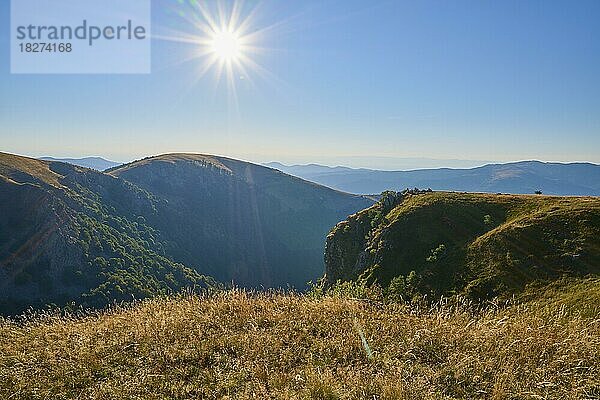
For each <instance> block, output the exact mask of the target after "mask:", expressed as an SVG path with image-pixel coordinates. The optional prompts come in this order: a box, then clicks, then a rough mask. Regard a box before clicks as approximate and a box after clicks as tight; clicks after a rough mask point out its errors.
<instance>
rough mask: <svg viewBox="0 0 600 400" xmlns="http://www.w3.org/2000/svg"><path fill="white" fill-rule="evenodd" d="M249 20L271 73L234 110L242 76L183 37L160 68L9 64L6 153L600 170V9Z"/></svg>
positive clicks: (249, 78) (306, 6)
mask: <svg viewBox="0 0 600 400" xmlns="http://www.w3.org/2000/svg"><path fill="white" fill-rule="evenodd" d="M177 4H179V3H178V2H175V1H171V0H153V1H152V5H153V35H156V36H157V37H158V36H160V35H161V34H162V33H163V32H167V31H171V30H173V28H174V27H181V26H183V25H184V24H182V20H181V18H180V17H179V13H178V12H179V11H181V12H182V13H184V14H185V13H193V12H194V10H190V9H183V8H182V9H177V7H187V6H183V5H177ZM231 4H232V3H231V2H227V5H231ZM255 6H256V3H255V2H246V6H245V8H244V9H243V10H242V14H244V15H247V14H250V13H251V12H252V10H253V9H254V7H255ZM254 15H255V16H254V17H253V18H252V21H251V22H252V27H251V30H252V31H253V32H261V34H260V35H255V36H260V38H259V39H260V40H258V38H257V39H256V41H257V44H256V45H257V46H259V47H260V48H261V49H262V50H261V51H259V52H256V54H252V59H253V60H254V61H255V62H256V63H258V64H259V65H260V66H261V68H263V69H262V70H261V69H258V68H257V69H255V70H254V71H253V69H252V68H249V69H248V71H247V74H245V73H241V72H239V71H238V72H237V73H236V74H234V76H233V78H234V79H233V84H234V85H235V88H236V92H235V102H232V96H231V90H230V89H231V88H230V86H231V83H227V82H223V80H217V79H216V78H215V74H214V73H212V72H211V73H207V74H205V75H202V76H200V75H201V74H199V70H200V69H201V68H202V61H201V60H191V61H189V62H183V63H182V62H181V61H182V60H184V59H186V55H188V54H189V52H190V51H193V50H194V48H193V45H190V44H189V43H179V42H177V41H172V40H159V39H156V40H154V41H153V72H152V74H149V75H11V74H10V71H9V65H8V63H7V62H4V63H1V65H0V127H1V129H0V140H1V143H2V148H1V149H0V150H1V151H6V152H11V153H16V154H23V155H30V156H35V157H39V156H55V157H84V156H92V155H93V156H102V157H105V158H107V159H111V160H115V161H119V162H123V161H129V160H133V159H138V158H141V157H145V156H148V155H153V154H161V153H170V152H198V153H204V154H219V155H226V156H230V157H235V158H241V159H246V160H250V161H255V162H268V161H279V162H283V163H288V164H295V163H300V164H305V163H321V164H326V165H348V166H351V167H366V166H368V167H371V168H381V169H394V168H396V167H395V166H394V163H396V162H397V160H398V159H403V158H419V159H423V158H424V159H434V160H485V161H486V162H487V161H497V162H507V161H517V160H532V159H534V160H542V161H559V162H573V161H587V162H594V163H600V152H599V151H598V149H600V113H599V112H598V110H600V75H599V74H598V72H597V71H600V47H599V44H598V43H599V42H598V37H599V36H600V35H599V34H600V27H599V25H598V24H597V21H598V20H599V19H600V3H598V2H597V1H592V0H587V1H579V2H576V3H573V2H568V1H562V0H561V1H552V2H543V1H529V2H520V1H516V0H515V1H506V2H501V3H499V2H485V3H481V2H477V3H474V2H470V1H458V2H453V3H451V4H450V3H443V2H435V1H421V2H404V1H402V2H380V3H376V4H367V5H365V3H364V2H362V1H358V0H351V1H341V0H339V1H328V2H322V1H316V0H315V1H306V2H301V3H300V2H285V3H284V2H276V1H274V0H267V1H264V2H262V3H261V6H260V7H258V8H256V12H255V14H254ZM0 19H1V20H2V21H5V22H9V7H8V2H3V3H2V4H0ZM196 28H197V27H194V26H188V27H185V26H184V27H183V28H181V29H184V30H185V31H186V34H197V35H199V36H202V35H203V33H202V32H201V31H200V30H198V29H196ZM208 39H210V38H208ZM213 39H214V38H213ZM216 39H218V41H219V43H222V42H223V38H222V37H220V36H219V37H217V38H216ZM227 40H228V38H225V42H227ZM213 41H214V40H213ZM208 43H209V44H210V43H211V42H210V41H209V42H208ZM226 44H227V43H226ZM8 46H9V33H8V30H3V31H2V32H1V33H0V51H2V52H4V54H8ZM190 46H192V48H191V49H190ZM213 47H214V46H213ZM213 50H215V49H213ZM238 51H239V49H237V48H235V49H233V50H232V49H231V48H227V47H226V48H223V47H217V48H216V50H215V52H216V54H217V55H219V56H220V57H222V58H228V57H229V58H231V57H238V55H237V52H238ZM233 53H236V54H235V55H232V54H233ZM357 157H358V158H360V159H358V158H357ZM474 162H475V164H473V165H472V166H475V165H479V164H477V163H479V161H474ZM439 166H443V165H439Z"/></svg>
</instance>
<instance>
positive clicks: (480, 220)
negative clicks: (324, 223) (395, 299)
mask: <svg viewBox="0 0 600 400" xmlns="http://www.w3.org/2000/svg"><path fill="white" fill-rule="evenodd" d="M325 259H326V283H327V285H332V284H334V283H335V282H336V281H338V280H342V281H343V280H355V279H357V278H359V277H361V278H363V279H366V280H367V281H368V282H371V283H373V282H377V283H378V284H379V285H381V286H383V287H387V286H388V285H389V284H390V283H391V282H392V280H394V285H393V288H394V290H397V291H400V294H401V295H402V294H403V295H404V296H405V297H406V296H408V297H411V296H412V295H414V294H429V295H433V296H439V295H440V294H451V293H464V294H467V295H469V296H471V297H473V298H488V297H493V296H496V295H501V294H510V293H516V292H520V291H521V290H522V289H523V288H524V286H525V285H526V284H528V283H530V282H534V281H538V280H541V281H546V280H552V279H556V278H558V277H560V276H562V275H570V276H583V275H586V274H597V273H599V272H600V199H599V198H593V197H552V196H533V195H532V196H518V195H491V194H461V193H443V192H413V193H410V192H405V193H403V194H400V193H398V194H396V193H394V192H388V193H387V194H386V195H385V196H384V197H383V199H382V201H380V202H379V203H378V204H376V205H374V206H372V207H370V208H368V209H366V210H363V211H361V212H359V213H357V214H355V215H352V216H350V217H349V218H348V220H346V221H343V222H341V223H339V224H338V225H337V226H336V227H335V228H334V229H333V230H332V231H331V233H330V234H329V236H328V238H327V246H326V255H325ZM412 271H414V272H412ZM394 278H396V279H394ZM409 281H410V282H409Z"/></svg>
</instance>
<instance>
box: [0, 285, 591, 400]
mask: <svg viewBox="0 0 600 400" xmlns="http://www.w3.org/2000/svg"><path fill="white" fill-rule="evenodd" d="M538 314H539V313H537V312H533V311H531V310H530V309H528V306H513V307H512V308H508V309H501V310H495V309H494V308H491V309H489V310H487V311H484V312H480V313H478V314H476V315H475V314H474V313H472V312H468V311H465V310H464V309H460V308H453V307H450V306H437V307H435V308H433V309H431V310H417V309H416V308H414V307H412V308H410V307H408V306H402V305H382V304H378V303H373V302H366V301H357V300H352V299H343V298H332V297H326V298H321V299H313V298H310V297H306V296H299V295H283V294H260V295H259V294H248V293H245V292H242V291H229V292H224V293H220V294H217V295H213V296H211V297H208V298H201V297H198V296H182V297H179V298H176V299H155V300H150V301H145V302H142V303H139V304H137V305H134V306H131V307H127V308H123V309H115V310H112V311H110V312H106V313H101V314H97V315H88V316H85V317H79V318H69V317H58V316H54V317H53V316H45V317H39V316H38V317H36V318H30V319H29V320H28V321H25V322H19V323H18V322H10V321H2V322H0V398H2V399H71V398H80V399H188V398H193V399H196V398H207V399H217V398H231V399H246V398H257V399H265V398H282V399H287V398H290V399H292V398H293V399H337V398H340V399H421V398H424V399H442V398H490V399H503V398H511V399H538V398H539V399H541V398H547V399H550V398H552V399H558V398H561V399H562V398H565V399H585V398H589V399H591V398H598V396H600V378H599V377H600V319H598V315H597V314H596V315H595V318H594V317H592V318H584V317H581V316H577V315H576V314H572V315H571V314H567V313H565V311H564V309H563V308H560V307H559V308H557V309H556V310H555V311H554V312H548V311H547V312H545V313H544V314H543V316H537V315H538ZM539 315H542V314H539ZM360 332H363V333H364V338H365V340H366V342H367V343H368V345H369V347H370V350H371V351H372V355H371V357H368V356H367V351H366V349H365V348H364V346H363V344H362V341H361V333H360Z"/></svg>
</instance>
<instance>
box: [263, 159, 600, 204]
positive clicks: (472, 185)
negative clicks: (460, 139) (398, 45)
mask: <svg viewBox="0 0 600 400" xmlns="http://www.w3.org/2000/svg"><path fill="white" fill-rule="evenodd" d="M268 165H272V166H273V167H275V168H279V169H280V170H282V171H284V172H287V173H290V174H292V175H296V176H300V177H303V178H305V179H307V180H310V181H313V182H316V183H319V184H322V185H325V186H329V187H333V188H336V189H339V190H343V191H346V192H349V193H361V194H365V193H381V192H383V191H385V190H396V191H400V190H403V189H406V188H412V187H418V188H431V189H434V190H447V191H467V192H487V193H496V192H506V193H513V194H529V193H533V192H535V191H538V190H540V191H542V192H543V193H547V194H556V195H592V196H598V195H600V165H598V164H594V163H579V162H577V163H549V162H542V161H519V162H514V163H504V164H503V163H495V164H486V165H483V166H480V167H475V168H468V169H464V168H463V169H456V168H434V169H416V170H408V171H381V170H370V169H364V168H360V169H353V168H348V167H326V166H319V165H309V166H302V165H294V166H286V165H284V164H281V163H275V164H274V163H270V164H268Z"/></svg>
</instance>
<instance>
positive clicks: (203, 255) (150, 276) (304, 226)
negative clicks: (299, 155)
mask: <svg viewBox="0 0 600 400" xmlns="http://www.w3.org/2000/svg"><path fill="white" fill-rule="evenodd" d="M370 204H372V200H370V199H367V198H364V197H360V196H355V195H348V194H345V193H341V192H338V191H335V190H332V189H329V188H325V187H322V186H319V185H316V184H313V183H309V182H306V181H303V180H301V179H299V178H295V177H291V176H289V175H285V174H283V173H281V172H279V171H275V170H272V169H269V168H266V167H260V166H255V165H252V164H249V163H244V162H241V161H235V160H229V159H221V158H215V157H210V156H199V155H166V156H159V157H154V158H150V159H146V160H142V161H139V162H136V163H131V164H128V165H126V166H124V167H122V168H119V169H114V170H112V171H111V172H110V174H107V173H101V172H98V171H95V170H92V169H87V168H82V167H78V166H74V165H71V164H66V163H62V162H54V161H41V160H35V159H31V158H27V157H20V156H15V155H11V154H5V153H0V311H2V312H14V311H18V310H22V309H24V308H26V307H29V306H42V305H45V304H48V303H56V304H61V305H64V304H67V303H70V302H74V303H75V304H84V305H91V306H102V305H105V304H108V303H110V302H112V301H114V300H130V299H132V297H134V298H140V297H147V296H152V295H156V294H163V293H170V292H175V291H178V290H180V289H181V288H184V287H194V286H196V287H203V288H204V287H208V286H210V285H212V284H213V282H212V280H211V279H209V278H206V277H205V275H207V274H208V275H212V276H214V277H216V278H218V279H219V280H221V281H223V282H231V281H233V282H235V284H239V285H245V286H246V285H247V286H265V287H271V286H280V285H282V286H286V285H287V284H289V285H297V286H303V285H304V284H305V283H306V281H308V280H311V279H316V278H317V277H318V276H319V275H320V274H322V271H323V260H322V254H323V246H324V239H325V236H326V233H327V231H328V230H329V228H330V227H331V226H332V225H334V224H335V223H336V222H338V221H339V220H342V219H343V218H345V217H346V216H347V215H348V214H351V213H353V212H356V211H357V210H359V209H362V208H364V207H365V206H368V205H370Z"/></svg>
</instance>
